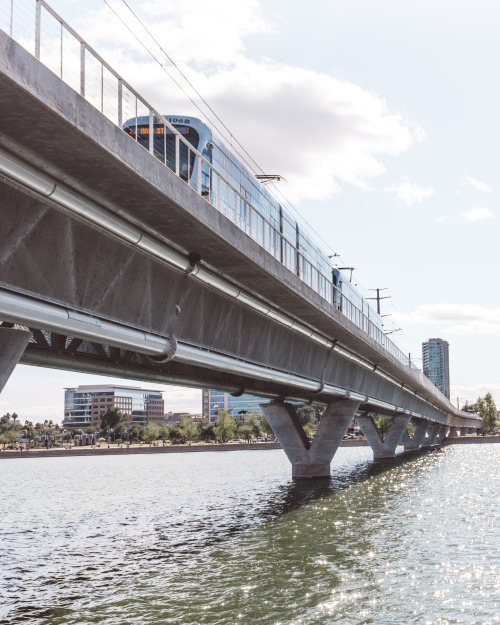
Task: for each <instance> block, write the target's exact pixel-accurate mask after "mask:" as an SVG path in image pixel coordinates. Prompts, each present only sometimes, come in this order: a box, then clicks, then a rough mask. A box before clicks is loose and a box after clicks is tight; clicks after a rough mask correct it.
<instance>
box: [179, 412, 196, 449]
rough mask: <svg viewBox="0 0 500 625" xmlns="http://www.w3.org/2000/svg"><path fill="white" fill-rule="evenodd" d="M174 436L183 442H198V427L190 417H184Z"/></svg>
mask: <svg viewBox="0 0 500 625" xmlns="http://www.w3.org/2000/svg"><path fill="white" fill-rule="evenodd" d="M174 436H176V438H180V439H181V440H182V442H183V443H184V442H186V441H191V440H196V439H197V438H198V426H197V424H196V422H195V421H194V420H193V417H191V416H190V415H183V416H182V417H181V420H180V421H179V423H177V425H176V426H175V433H174Z"/></svg>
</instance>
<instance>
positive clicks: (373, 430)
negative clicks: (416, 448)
mask: <svg viewBox="0 0 500 625" xmlns="http://www.w3.org/2000/svg"><path fill="white" fill-rule="evenodd" d="M410 420H411V416H410V415H406V414H396V415H395V416H394V417H392V423H391V427H390V429H389V431H388V432H387V434H386V436H385V439H382V436H381V434H380V432H379V431H378V428H377V426H376V425H375V421H374V420H373V417H368V416H364V417H356V421H357V422H358V425H359V427H360V428H361V431H362V432H363V434H364V436H365V438H366V440H367V441H368V444H369V445H370V447H371V448H372V451H373V457H374V459H375V460H378V459H380V458H394V456H395V455H396V447H397V446H398V444H399V443H400V442H401V437H402V436H403V433H404V432H405V431H406V428H407V426H408V423H410Z"/></svg>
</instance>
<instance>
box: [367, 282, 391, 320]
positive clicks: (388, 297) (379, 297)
mask: <svg viewBox="0 0 500 625" xmlns="http://www.w3.org/2000/svg"><path fill="white" fill-rule="evenodd" d="M368 290H369V291H377V297H367V298H366V299H376V300H377V313H378V314H379V315H380V300H381V299H390V298H391V296H390V295H386V296H385V297H381V296H380V291H387V287H384V288H382V289H368Z"/></svg>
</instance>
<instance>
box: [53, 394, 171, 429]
mask: <svg viewBox="0 0 500 625" xmlns="http://www.w3.org/2000/svg"><path fill="white" fill-rule="evenodd" d="M109 408H118V409H119V410H120V411H121V412H123V413H124V414H125V415H127V416H128V417H129V419H130V422H131V423H137V424H140V425H146V424H148V423H162V422H163V420H164V413H165V407H164V401H163V395H162V393H161V391H149V390H144V389H142V388H138V387H134V386H107V385H100V384H97V385H95V386H78V387H77V388H66V389H64V420H63V426H64V427H66V428H86V427H98V426H99V424H100V421H101V414H102V413H103V412H106V410H108V409H109Z"/></svg>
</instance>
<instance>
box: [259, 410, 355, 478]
mask: <svg viewBox="0 0 500 625" xmlns="http://www.w3.org/2000/svg"><path fill="white" fill-rule="evenodd" d="M261 407H262V410H263V412H264V415H265V417H266V419H267V420H268V422H269V425H270V426H271V428H272V430H273V432H274V434H275V435H276V437H277V439H278V440H279V442H280V444H281V447H282V448H283V450H284V452H285V453H286V455H287V456H288V459H289V460H290V462H291V463H292V478H293V479H295V480H297V479H308V478H317V477H330V463H331V461H332V458H333V456H334V455H335V452H336V451H337V449H338V446H339V445H340V441H341V440H342V438H343V437H344V434H345V433H346V431H347V428H348V427H349V424H350V423H351V421H352V419H353V418H354V415H355V414H356V410H357V409H358V407H359V401H354V400H351V399H337V400H332V401H330V403H329V404H328V406H327V408H326V410H325V414H324V415H323V417H322V419H321V422H320V424H319V428H318V431H317V432H316V436H315V437H314V439H313V441H312V443H311V442H310V441H309V440H308V438H307V436H306V434H305V432H304V429H303V427H302V424H301V423H300V420H299V418H298V416H297V413H296V411H295V407H294V406H293V404H290V403H286V402H283V401H273V402H270V403H269V404H262V406H261Z"/></svg>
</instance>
